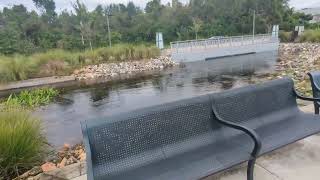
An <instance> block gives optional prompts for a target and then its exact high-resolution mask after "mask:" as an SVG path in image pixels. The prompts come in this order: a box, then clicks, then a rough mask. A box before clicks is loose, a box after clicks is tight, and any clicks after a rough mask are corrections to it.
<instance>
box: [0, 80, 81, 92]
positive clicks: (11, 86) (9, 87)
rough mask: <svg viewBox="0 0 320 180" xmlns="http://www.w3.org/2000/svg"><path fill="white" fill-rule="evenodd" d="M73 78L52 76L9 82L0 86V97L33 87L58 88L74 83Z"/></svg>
mask: <svg viewBox="0 0 320 180" xmlns="http://www.w3.org/2000/svg"><path fill="white" fill-rule="evenodd" d="M75 80H76V79H75V77H74V76H53V77H45V78H36V79H28V80H24V81H17V82H11V83H8V84H0V96H2V95H6V94H10V93H11V92H19V91H21V90H24V89H29V88H33V87H43V86H52V87H60V86H64V85H65V84H70V83H72V82H76V81H75Z"/></svg>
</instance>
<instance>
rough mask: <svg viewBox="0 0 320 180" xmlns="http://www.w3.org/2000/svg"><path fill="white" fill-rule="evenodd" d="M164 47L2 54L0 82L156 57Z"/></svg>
mask: <svg viewBox="0 0 320 180" xmlns="http://www.w3.org/2000/svg"><path fill="white" fill-rule="evenodd" d="M159 55H160V50H159V49H158V48H156V47H155V46H147V45H131V44H118V45H115V46H113V47H112V48H108V47H104V48H99V49H95V50H93V51H90V50H87V51H83V52H70V51H65V50H59V49H56V50H50V51H47V52H44V53H37V54H33V55H30V56H23V55H15V56H0V83H1V82H2V83H6V82H10V81H19V80H24V79H29V78H35V77H47V76H55V75H58V76H59V75H70V74H71V73H72V72H73V70H74V69H77V68H79V67H82V66H84V65H89V64H99V63H108V62H123V61H132V60H143V59H150V58H155V57H157V56H159Z"/></svg>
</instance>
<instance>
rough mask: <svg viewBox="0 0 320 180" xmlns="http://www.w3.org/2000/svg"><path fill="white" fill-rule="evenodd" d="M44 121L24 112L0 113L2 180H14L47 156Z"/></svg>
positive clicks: (12, 110) (0, 176)
mask: <svg viewBox="0 0 320 180" xmlns="http://www.w3.org/2000/svg"><path fill="white" fill-rule="evenodd" d="M47 149H48V143H47V141H46V138H45V136H44V135H43V131H42V128H41V121H40V120H38V119H36V118H34V117H32V116H31V115H30V113H29V112H27V111H25V110H21V109H7V110H5V111H4V110H2V111H0V179H1V178H3V179H13V177H16V176H19V175H21V174H22V173H24V172H25V171H27V170H29V169H31V168H32V167H34V166H36V165H40V164H41V163H42V162H43V161H44V158H45V157H46V155H47V152H48V151H47Z"/></svg>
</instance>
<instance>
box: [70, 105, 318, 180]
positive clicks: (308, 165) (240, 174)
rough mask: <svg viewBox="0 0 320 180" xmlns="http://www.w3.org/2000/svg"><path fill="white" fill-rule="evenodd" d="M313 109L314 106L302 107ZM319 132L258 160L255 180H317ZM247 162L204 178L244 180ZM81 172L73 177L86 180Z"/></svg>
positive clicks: (212, 179) (309, 110) (305, 109)
mask: <svg viewBox="0 0 320 180" xmlns="http://www.w3.org/2000/svg"><path fill="white" fill-rule="evenodd" d="M301 109H302V110H303V111H305V112H310V113H312V112H313V106H312V105H308V106H305V107H302V108H301ZM319 152H320V135H315V136H312V137H309V138H307V139H304V140H301V141H299V142H297V143H294V144H291V145H289V146H286V147H284V148H282V149H279V150H277V151H274V152H272V153H270V154H268V155H265V156H263V157H261V158H259V159H258V161H257V164H256V167H255V179H256V180H317V179H320V178H319V176H320V153H319ZM245 165H246V164H242V165H240V166H237V167H235V168H233V169H230V170H227V171H225V172H222V173H220V174H216V175H214V176H210V177H208V178H205V179H204V180H246V166H245ZM86 179H87V176H86V175H83V176H80V177H77V178H74V179H73V180H86Z"/></svg>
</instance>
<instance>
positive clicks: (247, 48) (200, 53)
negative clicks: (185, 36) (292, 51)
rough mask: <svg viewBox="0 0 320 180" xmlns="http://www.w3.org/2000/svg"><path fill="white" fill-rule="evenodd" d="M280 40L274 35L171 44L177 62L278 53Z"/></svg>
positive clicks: (173, 57) (218, 38)
mask: <svg viewBox="0 0 320 180" xmlns="http://www.w3.org/2000/svg"><path fill="white" fill-rule="evenodd" d="M279 43H280V41H279V38H278V37H277V36H275V35H273V34H260V35H247V36H232V37H217V38H210V39H201V40H188V41H176V42H171V43H170V45H171V55H172V59H173V60H174V61H176V62H192V61H204V60H209V59H215V58H221V57H228V56H238V55H246V54H254V53H259V52H266V51H278V48H279Z"/></svg>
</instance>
